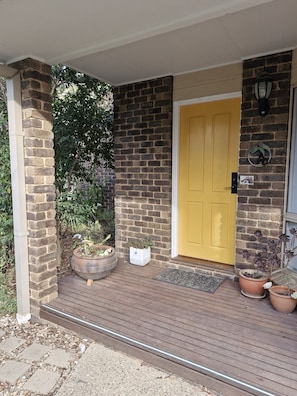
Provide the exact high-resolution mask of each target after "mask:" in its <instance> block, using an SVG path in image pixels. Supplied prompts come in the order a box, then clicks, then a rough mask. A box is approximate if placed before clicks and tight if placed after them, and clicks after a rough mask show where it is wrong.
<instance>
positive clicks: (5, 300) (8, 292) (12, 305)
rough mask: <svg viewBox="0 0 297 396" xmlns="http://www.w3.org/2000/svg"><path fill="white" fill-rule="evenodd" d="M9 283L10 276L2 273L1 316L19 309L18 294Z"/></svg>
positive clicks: (0, 283) (0, 285)
mask: <svg viewBox="0 0 297 396" xmlns="http://www.w3.org/2000/svg"><path fill="white" fill-rule="evenodd" d="M9 284H10V278H8V277H7V276H5V275H3V274H1V273H0V316H1V315H6V314H14V313H16V311H17V303H16V294H15V291H14V290H13V289H11V288H10V287H9Z"/></svg>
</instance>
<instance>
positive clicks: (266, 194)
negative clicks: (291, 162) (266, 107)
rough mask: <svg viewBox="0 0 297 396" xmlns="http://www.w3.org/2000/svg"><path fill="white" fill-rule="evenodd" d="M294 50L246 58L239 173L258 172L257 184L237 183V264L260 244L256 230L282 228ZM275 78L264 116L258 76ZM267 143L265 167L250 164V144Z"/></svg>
mask: <svg viewBox="0 0 297 396" xmlns="http://www.w3.org/2000/svg"><path fill="white" fill-rule="evenodd" d="M291 62H292V53H291V51H288V52H284V53H279V54H274V55H269V56H264V57H261V58H254V59H249V60H246V61H244V63H243V85H242V117H241V134H240V160H239V161H240V163H239V173H240V174H241V175H254V176H255V183H254V185H253V186H247V185H239V186H238V211H237V240H236V267H237V269H238V268H242V267H245V266H246V264H245V262H244V261H243V259H242V255H241V254H242V250H243V249H248V250H253V249H258V248H259V246H257V244H256V242H255V237H254V232H255V231H256V230H257V229H260V230H261V231H263V234H264V235H265V236H267V237H271V238H275V237H278V236H279V234H280V233H281V230H282V217H283V208H284V191H285V177H286V160H287V142H288V123H289V103H290V76H291ZM264 68H265V70H266V71H267V72H268V73H270V74H271V75H272V77H273V80H274V81H273V88H272V92H271V97H270V99H269V104H270V111H269V113H268V115H266V116H265V117H261V116H260V115H259V113H258V102H257V100H256V98H255V95H254V84H255V79H256V77H257V75H258V73H259V72H261V71H263V69H264ZM260 142H262V143H265V144H267V145H268V146H269V147H270V149H271V151H272V159H271V162H270V163H269V164H267V165H265V166H264V167H254V166H251V165H250V164H249V162H248V160H247V156H248V150H249V148H250V147H251V146H252V145H254V144H258V143H260Z"/></svg>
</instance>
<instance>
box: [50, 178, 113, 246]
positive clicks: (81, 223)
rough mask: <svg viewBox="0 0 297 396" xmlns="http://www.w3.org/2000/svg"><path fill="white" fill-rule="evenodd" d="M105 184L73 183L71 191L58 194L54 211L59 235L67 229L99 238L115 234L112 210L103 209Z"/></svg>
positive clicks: (95, 238)
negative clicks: (56, 214)
mask: <svg viewBox="0 0 297 396" xmlns="http://www.w3.org/2000/svg"><path fill="white" fill-rule="evenodd" d="M103 193H104V184H98V183H96V181H95V180H93V181H92V182H90V183H84V184H82V183H80V182H78V181H77V182H76V183H75V184H74V185H73V186H72V189H71V191H68V190H66V191H63V192H62V193H58V195H57V213H58V222H59V228H60V232H61V234H63V233H64V232H66V231H68V232H71V233H73V234H74V233H79V234H82V235H83V236H84V237H87V238H90V239H93V240H97V241H100V240H102V239H103V238H104V237H105V236H106V235H107V234H114V212H113V210H104V209H103V208H102V200H103Z"/></svg>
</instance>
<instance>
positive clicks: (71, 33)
mask: <svg viewBox="0 0 297 396" xmlns="http://www.w3.org/2000/svg"><path fill="white" fill-rule="evenodd" d="M296 15H297V2H296V0H225V1H223V2H222V1H221V0H199V1H197V0H186V1H185V2H181V1H179V0H161V1H160V0H150V1H145V0H125V1H123V0H100V1H96V0H84V1H81V0H64V1H58V0H51V1H48V0H0V63H5V64H9V63H11V62H13V61H15V60H20V59H23V58H28V57H32V58H35V59H39V60H41V61H44V62H46V63H48V64H55V63H63V64H66V65H68V66H70V67H73V68H75V69H78V70H81V71H83V72H85V73H87V74H90V75H93V76H94V77H97V78H98V79H101V80H104V81H108V82H110V83H111V84H113V85H121V84H125V83H128V82H132V81H139V80H145V79H150V78H154V77H159V76H164V75H169V74H172V75H177V74H183V73H186V72H190V71H194V70H201V69H207V68H211V67H215V66H218V65H222V64H228V63H235V62H238V61H241V60H242V59H246V58H250V57H253V56H259V55H264V54H268V53H274V52H278V51H282V50H287V49H291V48H296V47H297V24H296Z"/></svg>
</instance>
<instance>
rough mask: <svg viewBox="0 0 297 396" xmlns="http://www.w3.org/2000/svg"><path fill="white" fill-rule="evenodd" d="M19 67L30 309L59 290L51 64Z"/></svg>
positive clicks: (26, 63)
mask: <svg viewBox="0 0 297 396" xmlns="http://www.w3.org/2000/svg"><path fill="white" fill-rule="evenodd" d="M12 66H13V67H15V68H17V69H19V70H20V72H21V84H22V108H23V133H24V161H25V183H26V186H25V188H26V204H27V227H28V257H29V281H30V304H31V314H32V316H33V317H34V316H35V317H39V306H40V304H42V303H45V302H48V301H50V300H51V299H52V298H55V297H56V296H57V276H56V266H57V260H56V254H57V237H56V221H55V217H56V211H55V208H56V195H55V185H54V182H55V177H54V165H55V162H54V149H53V133H52V105H51V69H50V66H48V65H45V64H43V63H40V62H38V61H35V60H32V59H26V60H24V61H21V62H18V63H16V64H14V65H12Z"/></svg>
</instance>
